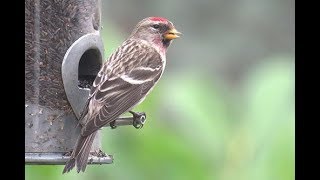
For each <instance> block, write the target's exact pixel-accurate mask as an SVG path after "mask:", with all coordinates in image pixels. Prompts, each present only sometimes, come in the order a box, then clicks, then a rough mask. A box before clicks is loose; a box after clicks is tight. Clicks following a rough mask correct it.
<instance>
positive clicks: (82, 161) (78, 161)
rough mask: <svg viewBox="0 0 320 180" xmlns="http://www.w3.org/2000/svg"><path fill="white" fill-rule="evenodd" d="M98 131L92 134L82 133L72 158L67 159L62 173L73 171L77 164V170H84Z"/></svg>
mask: <svg viewBox="0 0 320 180" xmlns="http://www.w3.org/2000/svg"><path fill="white" fill-rule="evenodd" d="M96 134H97V132H94V133H92V134H90V135H89V136H82V135H80V136H79V138H78V141H77V143H76V145H75V146H74V149H73V151H72V154H71V157H70V159H69V160H68V161H67V163H66V165H65V167H64V169H63V172H62V174H64V173H66V172H69V171H71V170H72V169H73V168H74V166H75V165H76V166H77V172H78V173H79V172H80V171H82V172H84V171H85V169H86V167H87V161H88V157H89V154H90V150H91V146H92V143H93V140H94V138H95V136H96Z"/></svg>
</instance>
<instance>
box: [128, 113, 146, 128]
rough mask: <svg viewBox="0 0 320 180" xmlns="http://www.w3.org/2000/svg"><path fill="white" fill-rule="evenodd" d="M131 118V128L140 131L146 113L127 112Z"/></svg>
mask: <svg viewBox="0 0 320 180" xmlns="http://www.w3.org/2000/svg"><path fill="white" fill-rule="evenodd" d="M129 112H130V113H131V114H132V116H133V124H132V125H133V127H135V128H136V129H141V128H142V127H143V125H144V123H145V122H146V118H147V116H146V113H144V112H133V111H129Z"/></svg>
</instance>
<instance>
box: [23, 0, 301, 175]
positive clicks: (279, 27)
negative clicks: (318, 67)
mask: <svg viewBox="0 0 320 180" xmlns="http://www.w3.org/2000/svg"><path fill="white" fill-rule="evenodd" d="M294 13H295V4H294V1H293V0H234V1H232V0H197V1H191V0H189V1H186V0H184V1H183V0H175V1H172V0H161V1H148V0H130V1H127V0H102V14H103V18H102V22H103V29H102V36H103V41H104V45H105V48H106V52H105V56H106V57H107V56H109V55H110V53H111V52H112V51H113V50H115V48H116V47H117V46H119V45H120V43H121V42H123V41H124V40H125V38H126V37H127V36H128V35H129V34H130V32H131V30H132V29H133V27H134V26H135V24H136V23H137V22H138V21H140V20H141V19H143V18H145V17H148V16H164V17H167V18H168V19H169V20H171V21H172V22H173V23H174V24H175V26H176V28H177V29H178V30H179V31H181V32H182V33H183V36H182V37H181V38H180V39H177V40H175V41H174V42H173V43H172V45H171V46H170V48H169V50H168V53H167V67H166V71H165V73H164V75H163V76H162V79H161V81H160V82H159V83H158V84H157V87H156V88H155V89H154V90H153V92H152V93H151V94H150V95H149V96H148V98H147V99H146V100H145V101H144V102H143V103H142V104H141V105H139V106H138V107H136V108H135V110H136V111H144V112H146V113H147V123H146V125H145V126H144V127H143V128H142V129H140V130H136V129H135V128H133V127H131V126H128V127H120V128H117V129H116V130H110V129H109V128H105V129H103V130H102V131H103V150H104V151H105V152H106V153H108V154H112V155H114V157H115V161H114V163H113V164H112V165H96V166H91V165H90V166H88V168H87V170H86V173H82V174H77V173H76V172H75V171H72V172H71V173H69V174H66V175H61V172H62V169H63V166H26V167H25V170H26V171H25V177H26V179H30V180H37V179H46V180H73V179H77V180H82V179H83V180H84V179H95V180H100V179H101V180H102V179H119V180H150V179H153V180H163V179H168V180H171V179H172V180H176V179H177V180H180V179H181V180H189V179H190V180H194V179H197V180H198V179H199V180H215V179H218V180H233V179H237V180H257V179H259V180H271V179H272V180H277V179H279V180H280V179H281V180H292V179H294V178H295V176H294V172H295V169H294V164H295V158H294V154H295V150H294V146H295V143H294V138H295V113H294V112H295V107H294V106H295V90H294V86H295V55H294V52H295V37H294V36H295V16H294Z"/></svg>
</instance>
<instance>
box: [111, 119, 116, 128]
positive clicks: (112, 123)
mask: <svg viewBox="0 0 320 180" xmlns="http://www.w3.org/2000/svg"><path fill="white" fill-rule="evenodd" d="M110 127H111V129H115V128H117V126H116V121H115V120H114V121H112V122H111V123H110Z"/></svg>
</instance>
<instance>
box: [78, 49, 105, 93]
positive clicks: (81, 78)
mask: <svg viewBox="0 0 320 180" xmlns="http://www.w3.org/2000/svg"><path fill="white" fill-rule="evenodd" d="M101 66H102V55H101V52H100V51H99V50H98V49H88V50H87V51H86V52H84V53H83V55H82V56H81V58H80V61H79V68H78V87H79V88H86V89H90V88H91V86H92V84H93V81H94V79H95V78H96V76H97V74H98V72H99V70H100V68H101Z"/></svg>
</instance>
